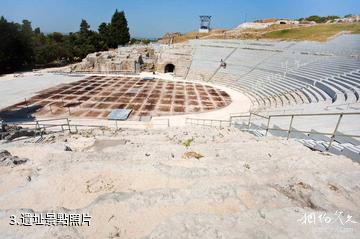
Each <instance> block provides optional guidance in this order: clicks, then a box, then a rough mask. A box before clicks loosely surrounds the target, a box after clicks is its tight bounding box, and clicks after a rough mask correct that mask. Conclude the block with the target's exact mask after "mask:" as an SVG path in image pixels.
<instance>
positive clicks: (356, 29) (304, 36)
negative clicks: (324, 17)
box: [262, 23, 360, 41]
mask: <svg viewBox="0 0 360 239" xmlns="http://www.w3.org/2000/svg"><path fill="white" fill-rule="evenodd" d="M344 31H346V32H349V33H352V34H360V24H359V23H352V24H320V25H316V26H311V27H299V28H293V29H284V30H279V31H273V32H269V33H265V34H264V35H262V37H263V38H268V39H281V40H302V41H303V40H309V41H326V40H328V39H329V38H330V37H333V36H335V35H336V34H338V33H340V32H344Z"/></svg>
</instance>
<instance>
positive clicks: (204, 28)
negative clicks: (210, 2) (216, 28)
mask: <svg viewBox="0 0 360 239" xmlns="http://www.w3.org/2000/svg"><path fill="white" fill-rule="evenodd" d="M210 23H211V16H200V29H199V32H200V33H208V32H209V31H210Z"/></svg>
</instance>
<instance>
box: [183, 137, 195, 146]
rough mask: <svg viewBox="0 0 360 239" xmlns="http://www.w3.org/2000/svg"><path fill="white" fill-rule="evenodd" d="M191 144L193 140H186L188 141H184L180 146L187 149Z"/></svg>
mask: <svg viewBox="0 0 360 239" xmlns="http://www.w3.org/2000/svg"><path fill="white" fill-rule="evenodd" d="M192 142H194V139H188V140H185V141H184V142H183V143H182V145H184V146H185V147H186V148H189V147H190V146H191V144H192Z"/></svg>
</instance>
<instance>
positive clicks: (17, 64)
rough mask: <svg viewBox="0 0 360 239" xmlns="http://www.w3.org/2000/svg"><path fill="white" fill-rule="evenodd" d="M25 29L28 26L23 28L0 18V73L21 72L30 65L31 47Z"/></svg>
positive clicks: (31, 58)
mask: <svg viewBox="0 0 360 239" xmlns="http://www.w3.org/2000/svg"><path fill="white" fill-rule="evenodd" d="M27 27H28V24H27V25H26V26H25V27H24V26H23V25H21V24H17V23H13V22H8V21H7V20H6V19H5V18H4V17H1V18H0V73H7V72H12V71H16V70H21V69H24V68H26V67H29V66H30V65H31V64H32V62H33V58H34V55H33V50H32V49H33V46H32V45H31V41H30V39H28V37H29V36H28V35H27V34H26V33H27V32H26V30H27ZM25 29H26V30H25Z"/></svg>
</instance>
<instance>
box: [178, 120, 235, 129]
mask: <svg viewBox="0 0 360 239" xmlns="http://www.w3.org/2000/svg"><path fill="white" fill-rule="evenodd" d="M185 123H186V124H190V125H201V126H210V127H223V126H228V127H229V126H231V122H230V121H229V120H215V119H198V118H186V119H185Z"/></svg>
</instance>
